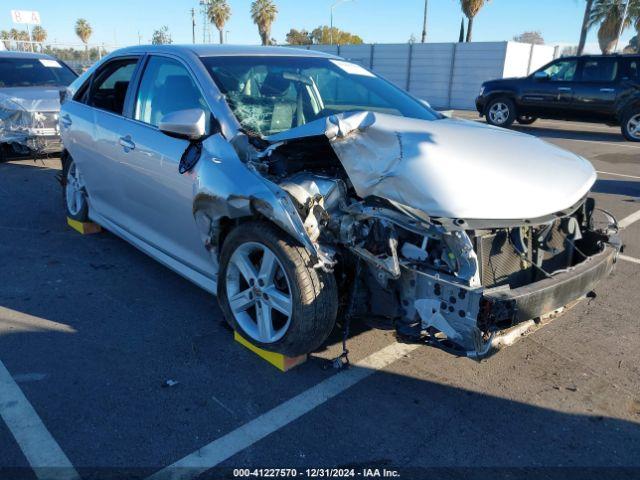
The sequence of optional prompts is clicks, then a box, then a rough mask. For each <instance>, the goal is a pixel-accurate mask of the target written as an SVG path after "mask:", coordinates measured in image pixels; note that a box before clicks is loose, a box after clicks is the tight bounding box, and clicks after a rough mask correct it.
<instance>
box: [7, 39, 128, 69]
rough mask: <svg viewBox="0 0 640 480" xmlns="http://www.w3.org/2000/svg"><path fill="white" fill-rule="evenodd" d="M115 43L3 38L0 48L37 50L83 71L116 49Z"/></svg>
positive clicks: (24, 50)
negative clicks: (98, 43) (57, 41)
mask: <svg viewBox="0 0 640 480" xmlns="http://www.w3.org/2000/svg"><path fill="white" fill-rule="evenodd" d="M116 48H117V47H116V46H114V45H105V44H100V45H97V44H86V45H85V44H84V43H52V42H34V41H28V40H15V39H2V40H0V50H8V51H14V52H35V53H46V54H47V55H52V56H54V57H56V58H58V59H60V60H62V61H64V62H65V63H66V64H67V65H69V66H70V67H72V68H73V69H74V70H76V71H77V72H79V73H80V72H82V71H84V70H85V69H87V68H89V67H90V66H91V65H93V64H94V63H95V62H97V61H98V60H100V59H101V58H102V57H104V56H105V55H107V54H108V53H109V52H111V51H113V50H115V49H116Z"/></svg>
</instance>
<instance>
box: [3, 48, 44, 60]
mask: <svg viewBox="0 0 640 480" xmlns="http://www.w3.org/2000/svg"><path fill="white" fill-rule="evenodd" d="M0 58H34V59H38V58H49V59H52V60H53V59H54V58H53V57H52V56H51V55H47V54H46V53H32V52H10V51H5V50H3V51H0Z"/></svg>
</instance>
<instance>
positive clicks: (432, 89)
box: [308, 42, 555, 110]
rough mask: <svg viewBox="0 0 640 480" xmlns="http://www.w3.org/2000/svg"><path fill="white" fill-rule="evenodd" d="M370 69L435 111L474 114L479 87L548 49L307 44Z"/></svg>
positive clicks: (524, 71) (540, 58)
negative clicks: (467, 110) (458, 110)
mask: <svg viewBox="0 0 640 480" xmlns="http://www.w3.org/2000/svg"><path fill="white" fill-rule="evenodd" d="M308 48H311V49H313V50H318V51H322V52H326V53H332V54H334V55H339V56H341V57H344V58H346V59H348V60H351V61H352V62H354V63H358V64H359V65H362V66H363V67H366V68H369V69H371V70H373V71H374V72H375V73H377V74H378V75H381V76H383V77H385V78H386V79H387V80H389V81H391V82H393V83H394V84H396V85H397V86H399V87H400V88H403V89H405V90H408V91H409V92H411V93H412V94H413V95H415V96H417V97H419V98H423V99H425V100H427V101H429V102H430V103H431V105H433V106H434V107H436V108H442V109H446V108H456V109H471V110H472V109H474V108H475V105H474V101H475V98H476V96H477V95H478V92H479V90H480V85H482V82H485V81H487V80H492V79H495V78H505V77H522V76H526V75H528V74H529V73H531V72H533V71H534V70H536V69H537V68H539V67H541V66H542V65H544V64H546V63H548V62H550V61H551V60H553V58H554V52H555V50H554V48H553V47H549V46H546V45H535V46H532V45H530V44H525V43H518V42H472V43H416V44H413V45H410V44H408V43H402V44H373V45H345V46H336V45H311V46H310V47H308Z"/></svg>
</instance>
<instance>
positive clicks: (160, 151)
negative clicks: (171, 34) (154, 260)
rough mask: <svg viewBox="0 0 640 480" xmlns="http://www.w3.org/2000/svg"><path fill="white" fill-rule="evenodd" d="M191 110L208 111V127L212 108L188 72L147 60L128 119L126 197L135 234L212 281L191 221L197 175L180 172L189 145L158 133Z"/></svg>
mask: <svg viewBox="0 0 640 480" xmlns="http://www.w3.org/2000/svg"><path fill="white" fill-rule="evenodd" d="M187 109H201V110H203V111H205V114H206V118H207V119H208V122H207V123H210V122H209V119H210V118H211V113H210V111H209V107H208V106H207V104H206V101H205V100H204V97H203V95H202V93H201V91H200V88H199V86H198V84H197V83H196V81H195V79H194V77H193V76H192V74H191V72H190V70H189V68H188V67H187V66H186V65H185V64H184V63H183V62H182V61H181V60H179V59H177V58H173V57H170V56H164V55H151V56H149V57H147V58H146V61H145V65H144V67H143V70H142V75H141V79H140V82H139V85H138V88H137V90H136V91H135V92H134V96H133V102H132V111H131V117H130V118H128V119H127V128H126V139H127V142H128V145H127V146H126V147H123V152H124V155H123V158H124V167H125V169H126V170H127V173H126V175H125V177H126V178H125V184H124V190H125V192H124V194H125V198H126V202H127V205H128V208H129V215H130V218H131V230H132V231H131V233H132V234H134V235H135V236H137V237H138V238H140V239H141V240H142V241H144V242H145V243H147V244H149V245H150V246H152V247H153V248H155V249H156V250H159V251H160V252H161V253H162V254H164V255H167V256H169V257H171V258H172V259H173V260H176V261H178V262H180V263H182V264H184V265H186V266H187V267H189V268H190V269H192V270H195V271H197V272H198V273H200V274H202V275H205V276H207V277H212V276H213V273H214V272H213V270H212V269H213V263H212V262H211V257H210V256H209V253H208V252H207V251H206V249H205V248H204V244H203V241H202V239H201V237H200V234H199V232H198V230H197V227H196V223H195V220H194V218H193V210H192V209H193V199H194V192H195V190H196V184H197V182H198V178H197V175H196V174H195V172H194V171H190V172H186V173H185V174H180V173H179V172H178V165H179V163H180V159H181V158H182V155H183V153H184V152H185V150H186V149H187V147H188V146H189V141H188V140H184V139H180V138H174V137H170V136H168V135H166V134H164V133H162V132H161V131H160V130H159V129H158V126H159V123H160V121H161V119H162V118H163V117H164V116H165V115H167V114H169V113H174V112H177V111H181V110H187ZM209 130H210V126H209V125H207V127H206V131H209Z"/></svg>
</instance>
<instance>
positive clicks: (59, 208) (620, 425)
mask: <svg viewBox="0 0 640 480" xmlns="http://www.w3.org/2000/svg"><path fill="white" fill-rule="evenodd" d="M465 115H467V116H472V115H471V114H465ZM515 128H516V129H518V130H520V131H524V132H527V133H531V134H534V135H537V136H539V137H541V138H543V139H545V140H548V141H549V142H552V143H554V144H557V145H559V146H561V147H563V148H566V149H569V150H572V151H574V152H576V153H578V154H580V155H583V156H585V157H586V158H588V159H589V160H591V162H592V163H593V164H594V166H595V167H596V169H597V170H598V172H599V180H598V182H597V184H596V187H595V189H594V194H593V195H594V197H596V199H597V200H598V202H599V204H600V206H602V207H603V208H605V209H607V210H608V211H610V212H611V213H613V214H614V215H615V216H616V217H617V218H618V219H619V220H622V221H623V224H624V225H625V229H624V230H623V231H622V238H623V240H624V242H625V244H626V250H625V256H624V257H623V259H621V260H620V261H619V262H618V265H617V269H616V271H615V273H614V274H613V276H612V277H611V278H609V279H608V280H607V281H606V282H605V283H603V284H601V285H600V286H599V288H598V289H597V290H596V293H597V297H596V298H594V299H589V300H584V301H582V302H580V303H579V304H578V305H577V306H575V307H574V308H573V309H571V310H569V311H568V312H566V313H565V314H564V315H562V316H561V317H559V318H557V319H555V320H553V321H552V322H551V323H549V324H548V325H546V326H545V327H544V328H542V329H540V330H538V331H536V332H535V333H533V334H531V335H529V336H527V337H525V338H523V339H522V340H521V341H519V342H517V343H516V344H514V345H513V346H511V347H509V348H507V349H504V350H501V351H500V352H498V353H497V354H496V355H494V356H492V357H490V358H489V359H487V360H484V361H482V362H476V361H474V360H470V359H466V358H457V357H455V356H452V355H451V354H449V353H446V352H443V351H440V350H437V349H434V348H430V347H427V346H416V345H406V344H401V343H398V342H396V339H395V336H394V334H393V332H392V331H389V330H378V329H372V328H370V326H368V325H365V324H361V325H358V326H357V328H355V332H354V334H353V336H352V338H351V339H350V340H349V344H348V346H349V350H350V352H351V355H350V358H351V361H352V362H354V363H355V365H354V366H353V367H352V368H351V369H349V370H346V371H342V372H339V371H336V370H333V369H331V368H326V367H327V364H328V359H331V358H333V357H335V356H336V355H337V354H338V353H339V352H340V344H339V333H337V332H334V333H336V334H335V335H334V337H333V338H332V340H331V342H330V344H329V345H328V346H327V347H326V348H325V349H324V350H322V351H320V352H317V353H316V354H314V355H313V357H312V358H311V359H310V360H309V361H308V362H307V363H305V364H304V365H301V366H300V367H298V368H296V369H294V370H292V371H290V372H288V373H286V374H283V373H280V372H279V371H277V370H276V369H274V368H273V367H272V366H270V365H268V364H266V363H265V362H264V361H262V360H261V359H259V358H258V357H256V356H255V355H254V354H252V353H250V352H249V351H247V350H245V349H244V348H243V347H241V346H240V345H238V344H236V343H235V342H233V340H232V334H231V332H230V331H229V330H228V328H227V327H226V326H225V325H224V322H223V319H222V316H221V313H220V310H219V308H218V306H217V304H216V300H215V298H213V297H212V296H211V295H209V294H207V293H206V292H204V291H202V290H200V289H199V288H198V287H196V286H194V285H192V284H191V283H189V282H188V281H186V280H184V279H183V278H181V277H180V276H178V275H177V274H175V273H173V272H171V271H170V270H168V269H166V268H165V267H163V266H162V265H160V264H159V263H157V262H155V261H154V260H152V259H150V258H148V257H147V256H145V255H144V254H143V253H141V252H139V251H138V250H136V249H135V248H134V247H132V246H130V245H129V244H127V243H125V242H124V241H122V240H120V239H119V238H117V237H115V236H114V235H112V234H110V233H108V232H103V233H101V234H98V235H91V236H81V235H79V234H78V233H76V232H75V231H73V230H71V229H70V228H69V227H68V226H67V225H66V222H65V217H64V210H63V205H62V198H61V193H60V186H59V184H58V183H57V181H56V174H57V173H58V172H59V169H60V163H59V161H58V160H57V159H51V160H46V161H37V162H34V161H31V160H21V161H12V162H8V163H4V164H0V206H1V210H0V212H1V213H0V387H1V388H0V413H2V417H3V420H4V421H0V478H37V476H40V478H45V477H47V476H56V477H58V478H74V476H76V475H79V476H80V477H83V478H102V477H105V478H146V477H147V476H149V475H152V474H156V478H165V477H163V476H164V475H165V474H167V473H168V471H167V470H163V469H165V468H167V467H168V466H170V465H173V464H176V462H177V466H179V467H181V468H177V469H176V470H174V472H173V473H176V474H177V475H179V477H180V478H194V477H196V476H197V475H199V474H202V478H233V470H232V469H233V468H269V467H272V468H297V469H299V471H304V469H305V468H308V467H315V468H327V467H336V466H341V467H353V468H356V469H361V468H369V467H370V468H375V467H378V468H387V469H391V470H394V469H400V472H401V473H402V478H423V477H425V476H427V475H429V474H432V475H434V477H433V478H459V477H460V476H464V477H470V476H476V477H477V478H498V477H499V476H500V475H501V474H502V475H503V476H506V475H510V477H509V478H516V477H515V476H514V475H517V474H523V475H527V474H534V475H536V478H552V477H554V476H557V475H561V476H563V477H564V476H565V475H567V476H568V475H570V474H576V475H578V474H579V475H581V477H580V478H585V477H587V476H593V478H605V477H606V476H609V475H611V478H614V477H613V476H615V477H616V478H639V477H640V295H639V293H640V290H639V286H640V214H639V213H638V212H640V144H633V143H630V142H626V141H624V139H623V138H622V137H621V135H620V133H619V129H617V128H609V127H605V126H599V125H586V124H577V123H565V122H555V121H539V122H537V123H536V124H534V125H532V126H530V127H515ZM514 154H517V152H514ZM541 194H544V192H541ZM167 380H172V381H174V382H177V384H175V385H174V386H171V387H167V386H166V381H167ZM52 465H55V466H57V467H59V468H57V469H51V470H43V469H42V467H47V466H52ZM424 468H427V469H428V470H422V469H424ZM610 468H614V469H621V468H622V469H624V470H615V471H611V470H608V469H610ZM505 469H506V470H505ZM623 475H626V476H624V477H623ZM166 478H168V477H166ZM576 478H578V477H576Z"/></svg>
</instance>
